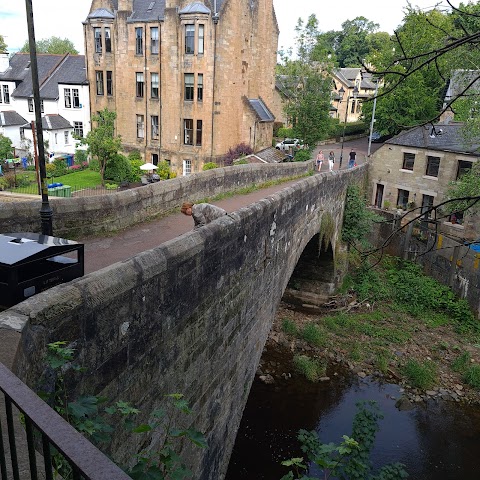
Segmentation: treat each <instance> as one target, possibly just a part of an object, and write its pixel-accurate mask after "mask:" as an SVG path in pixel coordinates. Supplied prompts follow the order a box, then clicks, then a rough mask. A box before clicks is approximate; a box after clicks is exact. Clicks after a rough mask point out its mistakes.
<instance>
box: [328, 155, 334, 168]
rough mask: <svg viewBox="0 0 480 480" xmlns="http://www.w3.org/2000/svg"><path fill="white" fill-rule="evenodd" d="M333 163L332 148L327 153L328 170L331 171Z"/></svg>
mask: <svg viewBox="0 0 480 480" xmlns="http://www.w3.org/2000/svg"><path fill="white" fill-rule="evenodd" d="M334 164H335V152H334V151H333V150H331V151H330V153H329V154H328V171H329V172H333V166H334Z"/></svg>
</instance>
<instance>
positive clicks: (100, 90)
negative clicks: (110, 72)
mask: <svg viewBox="0 0 480 480" xmlns="http://www.w3.org/2000/svg"><path fill="white" fill-rule="evenodd" d="M95 88H96V92H97V95H99V96H103V95H104V94H105V84H104V82H103V70H95Z"/></svg>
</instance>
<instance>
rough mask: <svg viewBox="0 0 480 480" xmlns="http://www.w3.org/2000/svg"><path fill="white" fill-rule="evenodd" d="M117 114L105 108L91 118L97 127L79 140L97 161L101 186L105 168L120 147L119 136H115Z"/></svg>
mask: <svg viewBox="0 0 480 480" xmlns="http://www.w3.org/2000/svg"><path fill="white" fill-rule="evenodd" d="M116 118H117V114H116V113H115V112H111V111H110V110H108V108H105V109H104V110H102V111H101V112H99V113H98V114H97V115H93V116H92V121H93V122H96V124H97V126H96V127H94V128H92V130H90V132H88V133H87V136H86V137H85V138H83V139H82V140H81V143H82V144H85V145H88V153H89V154H90V155H92V156H93V157H95V158H96V159H97V160H98V163H99V165H100V175H101V177H102V184H103V183H104V181H105V179H104V174H105V167H106V166H107V163H108V162H109V161H110V160H111V159H113V158H114V157H115V156H116V155H117V153H118V151H119V150H120V147H121V139H120V136H118V135H115V119H116Z"/></svg>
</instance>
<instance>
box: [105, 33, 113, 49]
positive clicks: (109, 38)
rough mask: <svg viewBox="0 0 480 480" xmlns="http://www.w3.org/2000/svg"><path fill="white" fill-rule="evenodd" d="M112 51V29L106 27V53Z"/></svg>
mask: <svg viewBox="0 0 480 480" xmlns="http://www.w3.org/2000/svg"><path fill="white" fill-rule="evenodd" d="M111 51H112V38H111V37H110V27H105V52H108V53H110V52H111Z"/></svg>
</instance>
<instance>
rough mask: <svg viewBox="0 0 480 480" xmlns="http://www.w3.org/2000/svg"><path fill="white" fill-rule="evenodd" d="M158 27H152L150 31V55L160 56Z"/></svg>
mask: <svg viewBox="0 0 480 480" xmlns="http://www.w3.org/2000/svg"><path fill="white" fill-rule="evenodd" d="M158 51H159V48H158V27H152V28H151V29H150V53H151V54H152V55H158Z"/></svg>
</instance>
